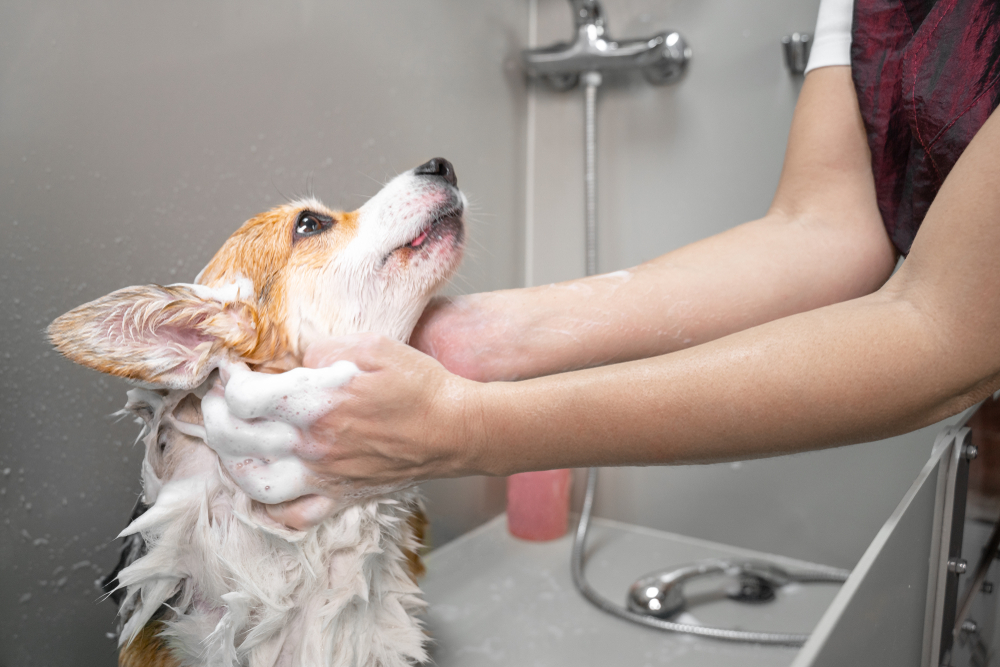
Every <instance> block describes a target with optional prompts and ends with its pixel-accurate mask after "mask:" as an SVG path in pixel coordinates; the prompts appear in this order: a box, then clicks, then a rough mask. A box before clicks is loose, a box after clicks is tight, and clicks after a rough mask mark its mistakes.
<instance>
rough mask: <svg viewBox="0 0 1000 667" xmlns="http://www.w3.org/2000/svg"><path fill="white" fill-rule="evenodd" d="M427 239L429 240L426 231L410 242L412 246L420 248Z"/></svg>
mask: <svg viewBox="0 0 1000 667" xmlns="http://www.w3.org/2000/svg"><path fill="white" fill-rule="evenodd" d="M426 239H427V230H426V229H425V230H424V231H422V232H420V236H418V237H417V238H415V239H413V240H412V241H410V245H411V246H413V247H414V248H419V247H420V244H421V243H423V242H424V241H425V240H426Z"/></svg>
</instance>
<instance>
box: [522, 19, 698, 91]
mask: <svg viewBox="0 0 1000 667" xmlns="http://www.w3.org/2000/svg"><path fill="white" fill-rule="evenodd" d="M569 2H570V5H571V6H572V8H573V20H574V23H575V25H576V35H575V39H574V40H573V42H572V43H566V42H558V43H556V44H553V45H552V46H548V47H544V48H540V49H529V50H526V51H524V52H523V53H522V57H523V60H524V65H525V69H526V70H527V72H528V75H529V76H532V77H537V78H540V79H543V80H545V81H547V82H548V83H549V84H550V85H551V86H552V87H553V88H556V89H557V90H569V89H571V88H573V87H574V86H576V85H577V83H578V82H579V80H580V75H581V74H584V73H585V72H604V71H608V70H628V69H638V70H640V71H641V72H642V74H643V76H645V77H646V80H647V81H649V82H650V83H655V84H665V83H672V82H673V81H676V80H677V79H678V78H680V76H681V75H682V74H683V73H684V69H685V67H686V65H687V61H688V59H689V58H690V57H691V49H690V47H688V45H687V43H686V42H685V41H684V39H683V38H682V37H681V36H680V35H679V34H678V33H676V32H674V31H665V32H661V33H657V34H655V35H653V36H652V37H648V38H645V39H629V40H623V41H615V40H612V39H610V38H609V37H608V36H607V20H606V19H605V18H604V9H603V8H602V7H601V3H600V2H598V1H597V0H569Z"/></svg>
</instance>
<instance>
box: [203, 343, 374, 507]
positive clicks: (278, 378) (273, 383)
mask: <svg viewBox="0 0 1000 667" xmlns="http://www.w3.org/2000/svg"><path fill="white" fill-rule="evenodd" d="M221 371H222V374H223V379H224V378H225V376H228V381H226V382H225V385H224V386H223V383H222V382H221V381H219V382H216V383H215V385H213V387H212V388H211V389H210V390H209V391H208V393H207V394H206V395H205V397H204V398H203V399H202V403H201V409H202V417H203V418H204V420H205V433H206V436H207V437H206V441H207V443H208V446H209V447H211V448H212V449H214V450H215V452H216V453H217V454H218V455H219V458H220V459H221V460H222V464H223V465H224V466H225V468H226V470H227V471H228V472H229V474H230V475H232V477H233V479H234V480H235V481H236V483H237V484H239V485H240V487H241V488H242V489H243V490H244V491H246V493H247V495H249V496H250V497H251V498H253V499H254V500H257V501H259V502H262V503H266V504H268V505H273V504H277V503H283V502H286V501H289V500H293V499H295V498H298V497H300V496H305V495H309V494H316V493H321V492H322V491H323V489H322V488H320V487H319V486H318V485H317V484H314V483H313V480H314V479H315V476H314V475H313V474H312V473H311V472H310V471H309V469H308V467H306V465H305V463H303V461H302V459H301V458H299V456H298V454H300V453H301V452H302V450H303V449H305V448H306V447H307V445H308V442H309V429H310V427H311V426H312V425H313V424H315V422H316V421H317V420H318V419H319V418H320V417H322V416H323V414H325V413H326V412H327V411H329V410H330V409H331V408H333V407H335V404H336V403H337V399H336V397H335V396H334V393H335V390H336V389H339V388H340V387H342V386H344V385H345V384H347V383H348V382H349V381H350V380H351V378H353V377H355V376H356V375H358V374H359V373H360V372H361V371H360V370H358V367H357V366H356V365H354V364H353V363H351V362H349V361H338V362H336V363H335V364H333V365H331V366H327V367H325V368H295V369H292V370H290V371H286V372H284V373H278V374H269V373H254V372H252V371H251V370H250V369H249V368H248V367H247V366H246V364H242V363H231V362H226V363H224V364H223V365H222V366H221ZM326 488H327V492H329V491H328V489H329V485H327V486H326Z"/></svg>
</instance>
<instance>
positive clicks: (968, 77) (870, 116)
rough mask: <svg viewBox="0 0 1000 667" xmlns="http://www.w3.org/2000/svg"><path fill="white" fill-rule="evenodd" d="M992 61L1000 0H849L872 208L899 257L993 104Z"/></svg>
mask: <svg viewBox="0 0 1000 667" xmlns="http://www.w3.org/2000/svg"><path fill="white" fill-rule="evenodd" d="M998 65H1000V0H992V1H991V0H937V1H936V2H935V1H934V0H855V4H854V27H853V42H852V45H851V68H852V69H851V71H852V74H853V76H854V85H855V88H856V89H857V92H858V103H859V104H860V106H861V115H862V117H863V118H864V122H865V129H866V130H867V132H868V145H869V147H870V148H871V153H872V171H873V173H874V176H875V190H876V193H877V195H878V206H879V210H880V211H881V212H882V219H883V221H884V222H885V227H886V230H887V231H888V232H889V236H890V238H891V239H892V242H893V244H895V246H896V248H898V249H899V251H900V252H902V253H903V254H906V253H908V252H909V251H910V245H911V244H912V243H913V237H914V236H915V235H916V233H917V229H918V228H919V227H920V223H921V222H923V219H924V216H925V215H926V214H927V209H928V207H930V204H931V202H932V201H933V200H934V196H935V195H936V194H937V191H938V189H939V188H940V187H941V184H942V183H943V182H944V179H945V177H946V176H947V175H948V172H950V171H951V168H952V167H953V166H955V162H956V161H957V160H958V157H959V155H961V154H962V151H964V150H965V147H966V146H967V145H968V144H969V141H971V140H972V137H973V135H975V134H976V132H977V131H978V130H979V128H980V127H982V125H983V123H984V122H986V119H987V118H988V117H989V115H990V113H991V112H992V111H993V109H995V108H996V106H997V103H998V101H1000V85H997V79H998V75H1000V67H998ZM998 159H1000V156H998Z"/></svg>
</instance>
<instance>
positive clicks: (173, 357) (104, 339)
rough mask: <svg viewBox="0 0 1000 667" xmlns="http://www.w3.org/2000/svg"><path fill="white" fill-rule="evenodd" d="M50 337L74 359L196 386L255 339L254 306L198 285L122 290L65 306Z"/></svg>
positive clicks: (122, 373)
mask: <svg viewBox="0 0 1000 667" xmlns="http://www.w3.org/2000/svg"><path fill="white" fill-rule="evenodd" d="M48 334H49V339H50V340H51V341H52V344H53V345H55V347H56V349H57V350H59V352H61V353H62V354H63V355H65V356H66V357H68V358H69V359H70V360H72V361H75V362H76V363H78V364H81V365H83V366H88V367H90V368H94V369H97V370H99V371H103V372H105V373H110V374H111V375H117V376H119V377H123V378H127V379H129V380H132V381H135V382H139V383H141V384H144V385H152V386H157V387H165V388H167V389H193V388H194V387H197V386H198V385H199V384H201V383H202V382H203V381H204V380H205V378H206V377H208V374H209V373H211V372H212V369H213V368H215V367H216V365H217V364H218V362H219V361H220V360H222V359H224V358H226V357H233V358H240V357H247V356H250V355H251V353H252V352H253V350H254V349H255V348H256V347H257V343H258V325H257V313H256V311H255V310H254V308H253V307H252V306H250V305H249V304H247V303H245V302H243V301H239V300H232V301H228V300H225V297H220V296H216V295H214V294H213V293H212V291H211V290H209V289H207V288H204V287H201V286H199V285H168V286H166V287H161V286H159V285H143V286H138V287H126V288H125V289H120V290H118V291H116V292H112V293H111V294H108V295H107V296H103V297H101V298H100V299H97V300H96V301H91V302H90V303H85V304H83V305H82V306H78V307H77V308H74V309H73V310H71V311H69V312H68V313H66V314H65V315H63V316H62V317H60V318H59V319H57V320H56V321H55V322H53V323H52V324H50V325H49V328H48Z"/></svg>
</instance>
